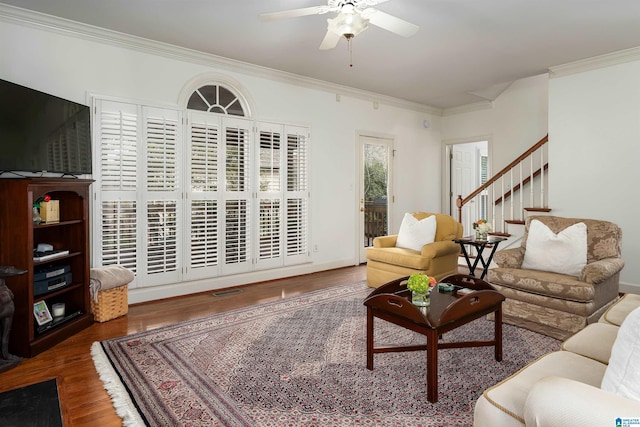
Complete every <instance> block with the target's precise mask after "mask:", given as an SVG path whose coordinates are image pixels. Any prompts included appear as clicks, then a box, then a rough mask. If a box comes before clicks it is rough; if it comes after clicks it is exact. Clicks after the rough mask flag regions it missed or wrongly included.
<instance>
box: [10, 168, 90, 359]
mask: <svg viewBox="0 0 640 427" xmlns="http://www.w3.org/2000/svg"><path fill="white" fill-rule="evenodd" d="M92 182H93V181H92V180H86V179H72V178H68V179H67V178H19V179H0V265H3V266H13V267H16V268H18V269H21V270H27V273H26V274H23V275H20V276H14V277H8V278H7V279H6V280H5V282H6V284H7V286H8V287H9V289H11V291H12V292H13V294H14V300H13V301H14V305H15V313H14V316H13V324H12V327H11V333H10V338H9V353H11V354H15V355H18V356H22V357H33V356H35V355H36V354H38V353H41V352H42V351H44V350H46V349H48V348H50V347H52V346H54V345H56V344H57V343H59V342H61V341H63V340H65V339H66V338H68V337H70V336H72V335H74V334H75V333H77V332H79V331H81V330H82V329H84V328H86V327H88V326H89V325H91V324H92V323H93V316H92V315H91V313H90V300H89V298H90V294H89V198H90V192H89V187H90V185H91V183H92ZM44 195H49V196H50V197H51V199H52V200H59V204H60V220H59V222H56V223H46V224H45V223H40V224H37V223H34V220H33V204H34V202H35V201H36V200H38V198H39V197H42V196H44ZM39 243H48V244H50V245H53V248H54V249H55V250H65V251H69V253H68V254H65V255H62V256H59V257H56V258H53V259H48V260H46V261H35V260H34V253H33V251H34V248H36V247H37V245H38V244H39ZM65 267H68V270H69V272H70V273H71V280H70V281H68V280H65V281H64V285H63V286H62V287H58V288H55V289H51V290H50V291H49V290H46V291H45V292H44V293H42V294H39V295H35V289H34V276H35V275H36V274H37V273H38V272H41V271H42V270H44V269H51V270H60V269H64V268H65ZM39 301H44V302H45V303H46V304H47V306H48V308H49V311H50V312H51V306H52V305H53V304H54V303H57V302H63V303H64V304H65V317H64V318H57V319H55V321H53V322H49V323H48V324H45V325H42V326H39V325H38V323H37V322H36V320H35V317H34V313H33V306H34V304H35V303H36V302H39Z"/></svg>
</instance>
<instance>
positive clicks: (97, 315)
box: [91, 285, 129, 322]
mask: <svg viewBox="0 0 640 427" xmlns="http://www.w3.org/2000/svg"><path fill="white" fill-rule="evenodd" d="M128 288H129V286H128V285H124V286H118V287H117V288H112V289H107V290H105V291H100V292H98V302H96V301H94V300H93V298H92V299H91V313H93V318H94V319H95V321H96V322H106V321H107V320H111V319H115V318H116V317H120V316H123V315H125V314H127V311H128V310H129V303H128V300H127V296H128V291H127V289H128Z"/></svg>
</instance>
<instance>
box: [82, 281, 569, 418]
mask: <svg viewBox="0 0 640 427" xmlns="http://www.w3.org/2000/svg"><path fill="white" fill-rule="evenodd" d="M370 292H371V289H370V288H367V287H366V285H365V284H364V283H356V284H351V285H345V286H337V287H332V288H328V289H324V290H320V291H313V292H309V293H305V294H302V295H299V296H295V297H291V298H287V299H283V300H280V301H277V302H273V303H265V304H260V305H256V306H251V307H247V308H244V309H239V310H234V311H230V312H226V313H220V314H215V315H212V316H210V317H206V318H203V319H198V320H192V321H188V322H184V323H179V324H176V325H171V326H166V327H162V328H159V329H156V330H152V331H146V332H141V333H137V334H134V335H130V336H125V337H121V338H116V339H111V340H107V341H102V342H96V343H94V344H93V347H92V353H93V358H94V363H95V365H96V368H97V370H98V372H99V373H100V377H101V378H102V380H103V382H104V383H105V388H106V389H107V391H108V392H109V394H110V395H111V397H112V400H113V402H114V406H115V408H116V411H117V413H118V415H119V416H120V417H122V418H123V421H124V424H125V425H129V426H143V425H148V426H248V427H249V426H250V427H256V426H274V427H275V426H327V427H328V426H353V425H357V426H394V427H397V426H425V427H426V426H470V425H471V424H472V421H473V408H474V404H475V401H476V399H477V398H478V397H479V396H480V395H481V394H482V391H483V390H484V389H485V388H487V387H489V386H491V385H493V384H495V383H496V382H498V381H500V380H502V379H503V378H505V377H507V376H509V375H510V374H512V373H514V372H516V371H517V370H518V369H520V368H522V367H523V366H524V365H525V364H527V363H528V362H530V361H532V360H534V359H536V358H538V357H539V356H541V355H543V354H545V353H547V352H550V351H554V350H558V349H559V346H560V342H559V341H557V340H555V339H553V338H550V337H547V336H544V335H540V334H537V333H535V332H531V331H528V330H526V329H521V328H517V327H515V326H511V325H506V324H505V325H504V328H503V336H504V343H503V346H504V347H503V350H504V359H503V361H502V362H496V360H495V359H494V357H493V347H478V348H461V349H445V350H440V351H439V355H438V357H439V401H438V402H437V403H435V404H431V403H429V402H428V401H427V400H426V369H425V358H426V354H425V352H421V351H419V352H406V353H386V354H377V355H375V358H374V370H373V371H369V370H367V369H366V366H365V365H366V309H365V306H364V305H363V300H364V298H365V297H366V296H367V295H368V294H369V293H370ZM375 321H376V322H378V323H376V329H375V332H376V336H375V343H376V345H377V346H378V345H382V344H398V343H404V344H412V343H413V344H416V343H419V344H423V343H425V340H426V338H425V337H424V336H422V335H419V334H416V333H414V332H411V331H407V330H404V329H401V328H399V327H397V326H395V325H392V324H390V323H387V322H385V321H383V320H380V319H376V320H375ZM492 336H493V323H492V322H491V321H488V320H485V319H479V320H476V321H474V322H472V323H470V324H467V325H465V326H463V327H461V328H458V329H457V330H454V331H452V332H449V333H447V334H445V335H444V337H443V340H448V341H456V340H458V341H459V340H471V339H490V338H491V337H492Z"/></svg>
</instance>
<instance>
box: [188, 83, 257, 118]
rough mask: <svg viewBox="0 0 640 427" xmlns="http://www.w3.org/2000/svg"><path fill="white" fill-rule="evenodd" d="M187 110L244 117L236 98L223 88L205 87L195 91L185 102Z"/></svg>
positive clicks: (217, 86) (215, 86)
mask: <svg viewBox="0 0 640 427" xmlns="http://www.w3.org/2000/svg"><path fill="white" fill-rule="evenodd" d="M187 108H188V109H189V110H197V111H207V112H210V113H218V114H225V115H229V116H241V117H244V115H245V114H244V109H243V108H242V105H241V103H240V100H239V99H238V96H237V95H236V94H234V93H233V92H231V91H230V90H229V89H227V88H226V87H224V86H220V85H215V84H212V85H205V86H202V87H200V88H199V89H196V90H195V91H194V92H193V93H192V94H191V97H189V101H188V102H187Z"/></svg>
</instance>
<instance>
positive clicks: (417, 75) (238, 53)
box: [1, 0, 640, 108]
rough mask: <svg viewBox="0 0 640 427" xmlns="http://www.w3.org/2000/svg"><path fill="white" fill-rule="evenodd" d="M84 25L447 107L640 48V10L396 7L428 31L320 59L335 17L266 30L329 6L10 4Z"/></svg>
mask: <svg viewBox="0 0 640 427" xmlns="http://www.w3.org/2000/svg"><path fill="white" fill-rule="evenodd" d="M1 2H2V3H5V4H8V5H13V6H18V7H21V8H25V9H30V10H34V11H38V12H42V13H45V14H49V15H54V16H59V17H63V18H67V19H70V20H72V21H77V22H82V23H87V24H90V25H94V26H97V27H101V28H106V29H111V30H115V31H119V32H122V33H126V34H132V35H135V36H139V37H143V38H147V39H151V40H157V41H161V42H165V43H169V44H172V45H176V46H182V47H186V48H189V49H194V50H197V51H201V52H206V53H211V54H215V55H219V56H223V57H226V58H230V59H235V60H239V61H243V62H247V63H251V64H256V65H260V66H263V67H267V68H272V69H276V70H282V71H286V72H289V73H293V74H298V75H302V76H307V77H311V78H314V79H319V80H323V81H327V82H331V83H336V84H340V85H344V86H349V87H353V88H357V89H361V90H365V91H371V92H376V93H379V94H383V95H388V96H393V97H397V98H401V99H405V100H409V101H413V102H418V103H421V104H425V105H428V106H432V107H437V108H450V107H455V106H459V105H464V104H470V103H474V102H478V101H483V100H486V99H493V98H495V96H497V94H499V93H500V91H501V90H503V89H504V88H505V87H506V86H508V84H509V83H510V82H512V81H514V80H517V79H520V78H524V77H529V76H534V75H538V74H541V73H545V72H547V71H548V69H549V67H553V66H556V65H561V64H566V63H569V62H573V61H577V60H580V59H586V58H591V57H594V56H598V55H602V54H605V53H609V52H614V51H618V50H623V49H627V48H631V47H636V46H640V0H389V1H387V2H384V3H382V4H379V5H378V6H377V8H378V9H380V10H382V11H384V12H386V13H389V14H392V15H395V16H397V17H399V18H402V19H404V20H407V21H410V22H412V23H414V24H417V25H419V26H420V29H419V30H418V32H417V33H416V34H415V35H414V36H412V37H410V38H406V39H405V38H403V37H400V36H397V35H395V34H392V33H390V32H387V31H385V30H383V29H380V28H378V27H373V26H370V28H369V29H367V30H366V31H364V32H363V33H362V34H360V35H358V36H357V37H356V38H355V39H354V40H353V45H352V48H353V67H349V54H348V51H347V43H346V41H345V40H341V41H340V43H339V44H338V47H337V48H335V49H333V50H327V51H321V50H319V49H318V46H319V45H320V42H321V41H322V39H323V37H324V34H325V31H326V25H327V23H326V19H327V18H329V17H333V15H332V14H327V15H314V16H306V17H299V18H292V19H286V20H278V21H271V22H262V21H260V20H259V19H258V16H259V15H260V14H262V13H267V12H277V11H282V10H287V9H296V8H303V7H310V6H317V5H321V4H326V1H325V0H1Z"/></svg>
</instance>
